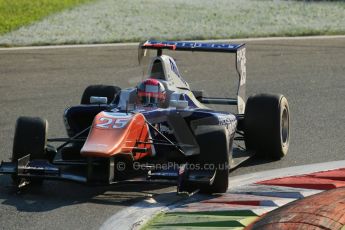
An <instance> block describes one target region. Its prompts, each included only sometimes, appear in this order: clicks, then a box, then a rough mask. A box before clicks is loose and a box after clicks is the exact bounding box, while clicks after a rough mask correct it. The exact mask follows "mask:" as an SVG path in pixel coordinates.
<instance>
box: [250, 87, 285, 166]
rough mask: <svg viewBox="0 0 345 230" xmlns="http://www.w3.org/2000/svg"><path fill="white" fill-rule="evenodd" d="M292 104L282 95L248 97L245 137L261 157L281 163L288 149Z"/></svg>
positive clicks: (251, 147)
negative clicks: (290, 108)
mask: <svg viewBox="0 0 345 230" xmlns="http://www.w3.org/2000/svg"><path fill="white" fill-rule="evenodd" d="M289 117H290V115H289V104H288V101H287V99H286V98H285V97H284V96H283V95H280V94H278V95H272V94H258V95H253V96H251V97H249V98H248V100H247V104H246V109H245V114H244V128H245V130H244V137H245V144H246V148H247V149H248V150H253V151H255V152H256V156H257V157H258V158H265V159H272V160H279V159H280V158H282V157H284V156H285V155H286V154H287V152H288V148H289V139H290V138H289V137H290V131H289V126H290V120H289Z"/></svg>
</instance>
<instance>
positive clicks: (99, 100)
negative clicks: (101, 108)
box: [90, 96, 108, 104]
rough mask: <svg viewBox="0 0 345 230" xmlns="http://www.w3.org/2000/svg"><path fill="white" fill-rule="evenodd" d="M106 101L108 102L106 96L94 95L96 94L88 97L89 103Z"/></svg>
mask: <svg viewBox="0 0 345 230" xmlns="http://www.w3.org/2000/svg"><path fill="white" fill-rule="evenodd" d="M107 103H108V98H107V97H96V96H91V97H90V104H107Z"/></svg>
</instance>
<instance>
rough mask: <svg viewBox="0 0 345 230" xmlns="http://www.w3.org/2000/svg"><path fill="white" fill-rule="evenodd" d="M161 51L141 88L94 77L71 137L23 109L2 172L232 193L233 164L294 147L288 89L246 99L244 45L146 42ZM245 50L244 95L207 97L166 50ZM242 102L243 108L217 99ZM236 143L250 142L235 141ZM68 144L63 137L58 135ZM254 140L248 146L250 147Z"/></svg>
mask: <svg viewBox="0 0 345 230" xmlns="http://www.w3.org/2000/svg"><path fill="white" fill-rule="evenodd" d="M150 49H153V50H156V51H157V55H156V56H154V57H153V58H152V59H151V61H150V64H149V67H148V78H147V79H144V80H143V81H142V82H141V83H140V84H138V85H137V86H135V87H132V88H126V89H120V88H119V87H118V86H109V85H92V86H89V87H87V88H86V89H85V91H84V93H83V95H82V99H81V104H80V105H77V106H72V107H70V108H67V109H66V110H65V113H64V122H65V126H66V130H67V133H68V137H66V138H47V124H48V123H47V121H46V120H44V119H41V118H37V117H19V118H18V120H17V123H16V128H15V135H14V143H13V153H12V160H11V162H2V163H1V165H0V173H3V174H11V175H12V179H13V182H14V183H15V185H16V186H18V187H22V186H24V185H27V184H30V183H32V184H40V183H42V181H43V180H47V179H51V180H70V181H75V182H81V183H87V184H113V183H122V182H139V181H140V182H143V181H145V182H147V181H148V182H149V181H153V182H173V183H175V184H177V191H178V192H179V193H193V192H194V191H201V192H205V193H223V192H226V190H227V188H228V176H229V170H231V169H233V168H235V167H237V166H238V165H239V164H241V163H242V162H244V161H245V160H247V159H249V158H250V157H251V156H257V157H260V158H269V159H280V158H282V157H283V156H284V155H286V154H287V151H288V147H289V106H288V102H287V99H286V98H285V97H284V96H283V95H272V94H257V95H253V96H250V97H249V98H248V100H246V95H245V86H246V65H245V64H246V57H245V51H246V49H245V45H244V44H218V43H200V42H171V41H153V40H149V41H146V42H143V43H141V44H140V46H139V50H140V51H141V52H140V53H141V55H143V54H144V53H145V52H146V51H147V50H150ZM166 49H168V50H171V51H193V52H223V53H234V54H235V55H236V70H237V73H238V87H237V97H236V98H215V97H205V96H204V95H203V91H196V90H195V91H194V90H191V89H190V86H189V84H188V83H187V82H186V81H185V80H184V79H183V78H182V76H181V74H180V72H179V70H178V68H177V66H176V62H175V60H174V59H173V58H172V57H170V56H167V55H163V50H166ZM210 104H218V105H235V106H237V113H236V114H233V113H230V112H223V111H215V110H213V109H210V108H209V107H208V105H210ZM234 141H238V142H243V143H244V144H245V148H237V147H234V144H233V143H234ZM59 142H60V143H62V144H60V145H57V143H59ZM243 146H244V145H243Z"/></svg>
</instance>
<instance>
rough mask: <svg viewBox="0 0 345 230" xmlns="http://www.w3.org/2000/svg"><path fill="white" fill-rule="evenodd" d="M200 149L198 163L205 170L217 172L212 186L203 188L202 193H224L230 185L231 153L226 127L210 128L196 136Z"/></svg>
mask: <svg viewBox="0 0 345 230" xmlns="http://www.w3.org/2000/svg"><path fill="white" fill-rule="evenodd" d="M196 139H197V142H198V144H199V147H200V155H198V157H197V160H196V163H199V164H200V165H201V167H204V169H207V168H208V169H212V168H210V167H214V168H213V169H215V170H216V176H215V178H214V181H213V183H212V184H211V185H208V186H202V187H201V188H200V189H201V192H202V193H208V194H212V193H224V192H226V191H227V189H228V185H229V181H228V179H229V162H230V159H231V152H230V150H229V148H230V144H229V138H228V135H227V133H226V130H225V128H224V127H220V126H215V127H208V128H207V131H206V132H203V133H200V134H198V135H196Z"/></svg>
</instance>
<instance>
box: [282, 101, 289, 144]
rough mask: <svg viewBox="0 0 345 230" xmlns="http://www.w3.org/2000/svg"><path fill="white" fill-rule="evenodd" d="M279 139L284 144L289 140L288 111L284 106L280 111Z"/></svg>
mask: <svg viewBox="0 0 345 230" xmlns="http://www.w3.org/2000/svg"><path fill="white" fill-rule="evenodd" d="M281 139H282V142H283V145H286V144H287V143H288V142H289V113H288V110H287V108H286V107H285V108H284V110H283V113H282V122H281Z"/></svg>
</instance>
